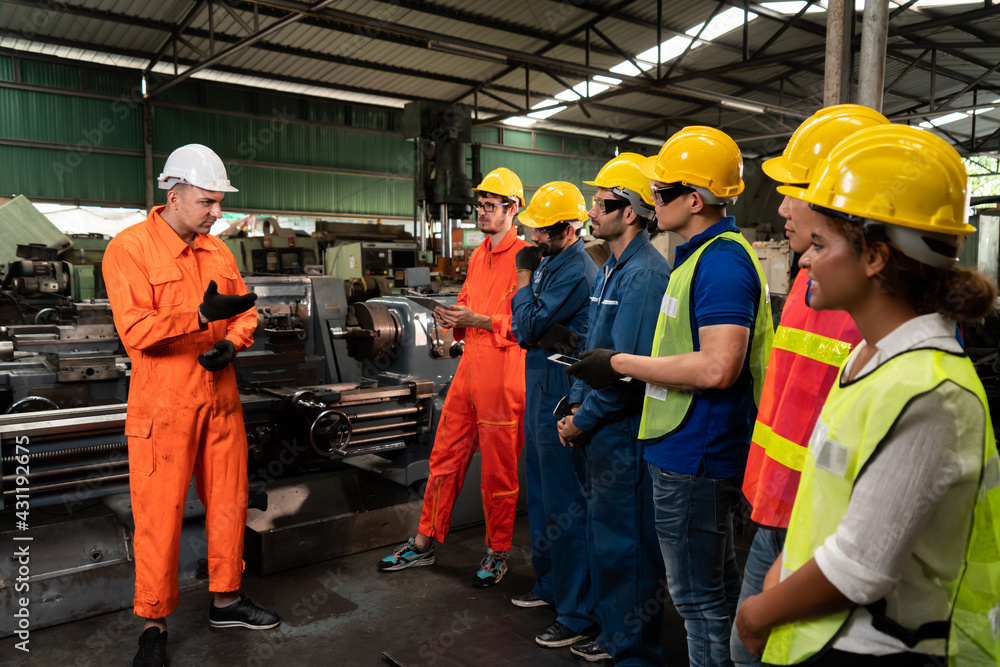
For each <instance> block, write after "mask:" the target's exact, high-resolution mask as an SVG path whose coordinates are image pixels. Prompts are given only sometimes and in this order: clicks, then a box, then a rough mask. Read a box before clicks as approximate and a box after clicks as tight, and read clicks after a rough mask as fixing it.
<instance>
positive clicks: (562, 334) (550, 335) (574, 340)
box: [538, 324, 580, 356]
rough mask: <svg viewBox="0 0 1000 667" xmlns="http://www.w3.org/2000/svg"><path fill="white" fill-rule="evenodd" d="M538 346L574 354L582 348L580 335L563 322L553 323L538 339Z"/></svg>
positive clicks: (551, 350) (560, 352)
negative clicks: (562, 323)
mask: <svg viewBox="0 0 1000 667" xmlns="http://www.w3.org/2000/svg"><path fill="white" fill-rule="evenodd" d="M538 347H540V348H542V349H543V350H547V351H549V352H558V353H559V354H568V355H570V356H572V355H574V354H576V351H577V350H578V349H579V348H580V336H578V335H577V334H576V332H575V331H573V330H572V329H569V328H567V327H565V326H563V325H561V324H553V325H552V326H551V327H549V329H548V331H546V332H545V333H544V334H542V337H541V338H540V339H539V340H538Z"/></svg>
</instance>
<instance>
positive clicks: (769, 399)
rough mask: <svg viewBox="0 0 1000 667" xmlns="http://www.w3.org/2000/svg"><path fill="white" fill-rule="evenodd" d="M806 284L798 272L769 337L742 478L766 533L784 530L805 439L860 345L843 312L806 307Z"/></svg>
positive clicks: (794, 490) (757, 520)
mask: <svg viewBox="0 0 1000 667" xmlns="http://www.w3.org/2000/svg"><path fill="white" fill-rule="evenodd" d="M808 282H809V278H808V276H807V275H806V272H805V271H800V272H799V274H798V276H796V278H795V282H794V283H793V284H792V291H791V293H790V294H789V295H788V300H787V301H786V302H785V308H784V310H783V311H782V313H781V322H780V324H779V326H778V330H777V331H776V332H775V333H774V342H773V344H772V346H771V357H770V360H769V361H768V365H767V376H766V377H765V378H764V389H763V393H762V395H761V399H760V408H759V409H758V411H757V423H756V424H754V429H753V442H752V443H751V445H750V455H749V456H748V457H747V469H746V474H745V475H744V477H743V493H744V494H745V495H746V497H747V500H749V501H750V504H751V505H752V506H753V514H752V515H751V517H752V518H753V520H754V521H755V522H757V523H759V524H761V525H764V526H769V527H771V528H788V520H789V517H790V516H791V514H792V505H793V504H794V502H795V492H796V491H797V490H798V487H799V475H800V474H801V472H802V465H803V463H804V462H805V458H806V445H808V444H809V436H810V435H811V434H812V431H813V427H814V426H815V425H816V419H817V418H818V417H819V413H820V410H821V409H822V408H823V403H824V401H825V400H826V395H827V394H828V393H829V392H830V387H831V386H832V385H833V382H834V380H835V379H836V378H837V371H838V369H839V368H840V365H841V364H842V363H843V362H844V360H846V359H847V356H848V355H849V354H850V352H851V349H852V348H853V347H854V346H855V345H857V343H858V342H860V341H861V334H860V333H859V332H858V329H857V327H855V326H854V320H852V319H851V317H850V315H848V314H847V313H845V312H843V311H835V310H827V311H819V310H813V309H812V308H810V307H809V306H808V305H806V295H807V292H808Z"/></svg>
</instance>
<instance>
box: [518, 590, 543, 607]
mask: <svg viewBox="0 0 1000 667" xmlns="http://www.w3.org/2000/svg"><path fill="white" fill-rule="evenodd" d="M510 603H511V604H512V605H514V606H515V607H544V606H546V605H548V604H549V603H548V602H546V601H545V600H543V599H542V598H540V597H538V596H537V595H535V594H534V593H533V592H532V591H528V592H527V593H525V594H524V595H518V596H517V597H516V598H511V599H510Z"/></svg>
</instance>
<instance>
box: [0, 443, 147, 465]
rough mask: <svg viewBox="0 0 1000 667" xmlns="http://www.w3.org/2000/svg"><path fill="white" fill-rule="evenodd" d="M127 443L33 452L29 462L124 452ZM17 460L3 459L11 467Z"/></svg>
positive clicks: (29, 455)
mask: <svg viewBox="0 0 1000 667" xmlns="http://www.w3.org/2000/svg"><path fill="white" fill-rule="evenodd" d="M127 446H128V445H127V443H125V442H109V443H105V444H102V445H88V446H87V447H74V448H72V449H54V450H51V451H47V452H31V453H30V454H28V461H29V462H31V463H37V462H39V461H47V460H49V459H55V458H63V457H67V458H68V457H70V456H85V455H89V454H105V453H109V452H118V451H122V450H124V449H125V448H126V447H127ZM16 462H17V458H16V457H15V456H5V457H3V463H4V465H10V464H12V463H16Z"/></svg>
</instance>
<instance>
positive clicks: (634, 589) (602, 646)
mask: <svg viewBox="0 0 1000 667" xmlns="http://www.w3.org/2000/svg"><path fill="white" fill-rule="evenodd" d="M643 159H644V158H643V157H642V156H641V155H637V154H635V153H622V154H621V155H619V156H618V157H617V158H615V159H613V160H611V161H610V162H609V163H608V164H606V165H605V166H604V167H603V168H602V169H601V171H600V172H599V173H598V175H597V178H595V179H594V180H593V181H591V182H590V185H596V186H597V188H598V190H597V196H596V197H594V207H593V208H592V209H591V210H590V218H591V220H592V223H593V234H594V236H596V237H598V238H603V239H605V240H606V241H607V242H608V245H609V247H610V250H611V256H610V257H609V258H608V261H607V262H606V263H605V264H604V266H603V267H602V271H601V273H599V274H598V277H597V283H596V284H595V285H594V289H593V291H592V292H591V296H590V328H589V330H588V331H587V340H586V343H585V345H584V347H585V348H586V349H587V350H595V349H601V348H611V349H614V350H621V351H625V352H629V353H631V354H640V355H648V354H649V353H650V350H651V347H652V341H653V332H654V329H655V326H656V319H657V314H658V311H659V305H660V299H661V297H662V296H663V292H664V290H666V288H667V283H668V277H669V275H670V265H669V264H668V263H667V261H666V259H664V258H663V256H662V255H661V254H660V253H659V252H658V251H657V250H656V249H655V248H654V247H653V245H652V244H651V243H650V242H649V232H647V231H646V228H647V225H648V224H649V221H650V219H651V218H652V215H653V207H652V196H651V195H650V192H649V181H648V179H647V178H646V177H644V176H643V175H642V173H641V172H640V171H639V164H640V163H641V162H642V160H643ZM586 354H587V353H584V355H586ZM581 356H583V355H581ZM642 390H643V385H642V384H641V383H639V382H614V383H611V384H610V385H609V386H606V387H603V388H601V389H597V390H595V389H591V388H590V387H589V386H587V385H586V384H584V383H583V382H579V381H574V383H573V389H572V391H571V392H570V403H571V405H573V406H575V408H574V414H573V416H572V417H566V418H563V419H562V420H561V421H560V422H559V427H558V428H559V435H560V437H561V438H562V439H563V440H565V441H567V442H569V443H573V442H576V443H578V446H580V445H579V443H581V441H582V438H584V437H587V438H589V439H588V440H587V441H586V442H585V444H583V445H582V446H583V449H584V452H585V453H586V456H587V485H588V507H587V510H588V524H589V526H588V548H589V549H590V554H589V555H590V574H591V585H592V586H593V589H594V595H595V612H596V616H597V621H598V623H599V624H600V626H601V634H600V635H599V636H598V637H597V639H596V640H594V641H590V642H587V643H584V644H579V645H575V646H573V647H571V649H570V650H571V651H572V652H573V653H574V654H576V655H578V656H580V657H582V658H584V659H586V660H590V661H594V660H599V659H602V658H613V659H614V661H615V664H616V665H643V666H649V665H661V664H662V663H663V652H662V648H661V646H660V632H661V629H662V625H663V606H664V603H665V600H666V595H665V591H664V586H663V562H662V559H661V558H660V555H659V553H658V550H657V546H656V532H655V525H654V518H653V502H652V500H653V498H652V489H651V486H650V476H649V472H648V471H647V469H646V466H645V464H644V463H643V461H642V443H640V442H639V440H638V429H639V419H640V414H641V409H642Z"/></svg>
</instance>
